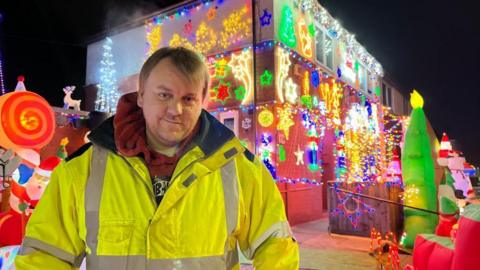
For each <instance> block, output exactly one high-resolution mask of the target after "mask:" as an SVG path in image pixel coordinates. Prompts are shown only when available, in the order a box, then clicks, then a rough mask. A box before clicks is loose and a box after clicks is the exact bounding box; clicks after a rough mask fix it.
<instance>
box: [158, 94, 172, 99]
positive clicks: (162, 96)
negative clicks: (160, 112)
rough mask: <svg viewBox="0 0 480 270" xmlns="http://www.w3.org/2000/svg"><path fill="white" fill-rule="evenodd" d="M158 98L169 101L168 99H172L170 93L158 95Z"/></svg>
mask: <svg viewBox="0 0 480 270" xmlns="http://www.w3.org/2000/svg"><path fill="white" fill-rule="evenodd" d="M158 97H159V98H160V99H167V98H169V97H170V94H168V93H158Z"/></svg>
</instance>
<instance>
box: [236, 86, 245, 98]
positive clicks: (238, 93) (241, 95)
mask: <svg viewBox="0 0 480 270" xmlns="http://www.w3.org/2000/svg"><path fill="white" fill-rule="evenodd" d="M234 92H235V98H236V99H238V100H240V101H242V100H243V99H244V98H245V93H247V90H246V89H245V87H243V85H240V86H239V87H237V89H235V90H234Z"/></svg>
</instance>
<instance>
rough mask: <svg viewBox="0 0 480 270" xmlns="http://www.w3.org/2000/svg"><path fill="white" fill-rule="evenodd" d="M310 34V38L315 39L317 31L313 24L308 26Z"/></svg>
mask: <svg viewBox="0 0 480 270" xmlns="http://www.w3.org/2000/svg"><path fill="white" fill-rule="evenodd" d="M308 33H310V36H312V37H315V34H316V31H315V26H314V25H313V23H311V24H309V25H308Z"/></svg>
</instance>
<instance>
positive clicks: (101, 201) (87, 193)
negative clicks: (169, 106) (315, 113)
mask: <svg viewBox="0 0 480 270" xmlns="http://www.w3.org/2000/svg"><path fill="white" fill-rule="evenodd" d="M201 121H202V122H201V131H200V133H199V134H198V136H197V137H196V139H194V141H195V144H194V145H193V146H192V147H191V148H190V149H189V150H188V151H187V152H186V153H185V154H184V155H183V156H182V158H181V159H180V160H179V162H178V164H177V166H176V169H175V171H174V173H173V176H172V180H171V183H170V187H169V188H168V190H167V192H166V193H165V196H164V198H163V200H162V202H161V203H160V205H159V206H157V205H156V202H155V199H154V195H153V190H152V183H151V179H150V175H149V173H148V169H147V167H146V166H145V164H144V162H143V160H142V159H141V158H139V157H124V156H121V155H119V154H117V153H116V151H114V150H115V149H114V148H112V147H111V145H110V147H109V145H108V143H105V140H101V139H100V140H97V142H98V143H97V142H95V140H93V143H94V146H93V147H89V148H88V149H87V150H85V151H84V152H83V153H82V154H80V155H78V156H76V157H75V158H73V159H70V160H69V161H67V162H63V163H62V164H60V165H59V166H58V167H57V169H55V171H54V172H53V173H52V177H51V180H50V184H49V186H48V188H47V190H46V191H45V194H44V196H43V198H42V199H41V201H40V203H39V204H38V206H37V207H36V209H35V212H34V214H33V215H32V217H31V218H30V221H29V223H28V225H27V231H26V238H25V239H24V242H23V245H22V249H21V251H20V254H19V255H18V256H17V259H16V267H17V269H73V268H76V267H79V265H80V264H81V261H82V259H83V258H84V257H85V256H87V269H88V270H90V269H92V270H95V269H112V270H113V269H212V270H215V269H239V264H238V251H237V243H238V246H239V247H240V250H241V251H242V252H243V253H244V254H245V256H246V257H247V258H249V259H253V260H254V266H255V267H256V269H260V270H261V269H298V245H297V243H296V242H295V241H294V239H293V238H292V234H291V231H290V227H289V225H288V222H287V221H286V217H285V211H284V206H283V201H282V198H281V196H280V193H279V192H278V190H277V188H276V186H275V183H274V181H273V180H272V178H271V176H270V174H269V172H268V170H267V169H266V168H265V166H264V165H263V164H262V163H261V162H260V161H259V160H258V159H257V158H253V155H251V154H248V153H245V152H244V151H245V149H244V148H243V147H242V146H241V144H240V141H239V140H238V139H237V138H236V137H234V136H233V135H232V134H231V132H230V131H229V130H228V129H227V128H225V127H224V126H223V125H221V124H220V123H218V122H217V121H216V119H215V118H213V117H212V116H210V115H209V114H208V113H206V112H202V116H201ZM92 133H93V132H92ZM109 134H111V133H109ZM89 172H90V174H89Z"/></svg>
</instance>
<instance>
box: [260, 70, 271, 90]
mask: <svg viewBox="0 0 480 270" xmlns="http://www.w3.org/2000/svg"><path fill="white" fill-rule="evenodd" d="M272 79H273V75H272V73H271V72H270V71H268V69H266V70H265V71H264V72H263V74H262V75H261V76H260V85H261V86H268V85H272Z"/></svg>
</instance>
